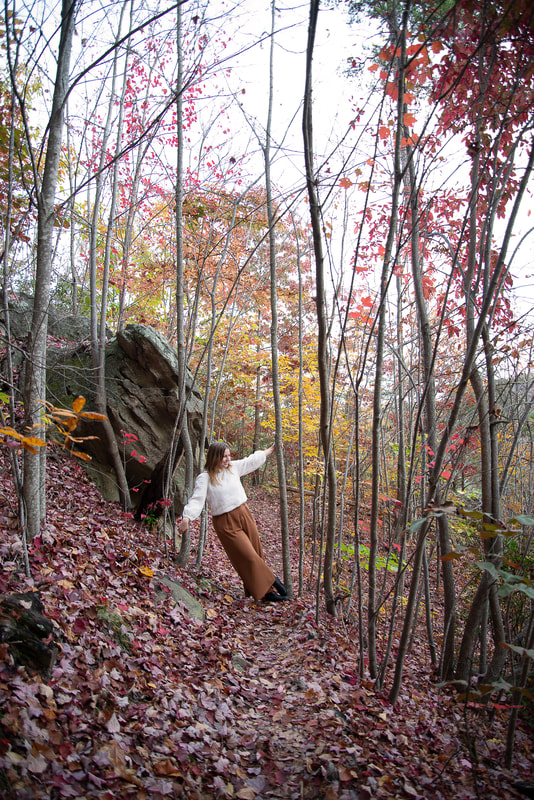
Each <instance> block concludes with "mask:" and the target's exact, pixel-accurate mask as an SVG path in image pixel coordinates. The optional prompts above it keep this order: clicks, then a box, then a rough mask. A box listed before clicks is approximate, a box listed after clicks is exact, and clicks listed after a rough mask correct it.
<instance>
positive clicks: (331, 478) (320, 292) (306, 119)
mask: <svg viewBox="0 0 534 800" xmlns="http://www.w3.org/2000/svg"><path fill="white" fill-rule="evenodd" d="M318 13H319V0H311V2H310V19H309V25H308V43H307V47H306V84H305V89H304V109H303V118H302V132H303V138H304V160H305V166H306V186H307V190H308V199H309V203H310V219H311V227H312V238H313V250H314V255H315V277H316V292H317V295H316V306H317V366H318V372H319V386H320V393H321V401H320V416H319V429H320V437H321V446H322V450H323V456H324V460H325V478H326V498H327V500H326V502H327V506H328V507H327V517H326V531H325V537H324V541H325V552H324V569H323V579H324V595H325V605H326V610H327V612H328V613H329V614H331V615H332V616H336V604H335V599H334V587H333V581H332V569H333V560H334V543H335V535H336V500H337V478H336V470H335V463H334V455H333V452H332V442H331V429H330V413H331V398H330V359H329V352H328V334H327V329H328V326H327V317H326V294H325V285H324V255H323V242H322V234H321V208H320V203H319V199H318V195H317V188H316V186H317V185H316V176H315V170H314V166H313V122H312V119H313V118H312V62H313V49H314V44H315V35H316V30H317V17H318Z"/></svg>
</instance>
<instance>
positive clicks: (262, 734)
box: [0, 457, 534, 800]
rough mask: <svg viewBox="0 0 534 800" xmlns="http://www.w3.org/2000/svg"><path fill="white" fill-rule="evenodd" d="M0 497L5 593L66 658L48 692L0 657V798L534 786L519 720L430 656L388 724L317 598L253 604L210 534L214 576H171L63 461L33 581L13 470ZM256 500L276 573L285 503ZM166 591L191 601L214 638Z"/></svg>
mask: <svg viewBox="0 0 534 800" xmlns="http://www.w3.org/2000/svg"><path fill="white" fill-rule="evenodd" d="M1 480H2V487H1V492H0V530H1V533H0V558H1V560H2V563H3V571H2V575H1V577H0V594H1V595H5V594H7V593H11V592H25V591H28V590H37V591H38V592H39V593H40V597H41V599H42V602H43V606H44V610H45V613H46V615H47V616H48V617H49V618H50V619H52V620H53V621H54V624H55V633H54V639H55V640H56V642H57V643H58V645H59V647H60V652H59V655H58V658H57V661H56V663H55V666H54V669H53V671H52V674H51V676H50V678H49V679H43V678H42V677H41V676H39V675H38V674H34V673H32V672H31V671H29V670H27V669H25V668H24V667H20V666H19V667H16V666H14V665H13V662H12V659H11V656H10V652H9V648H8V646H7V645H6V644H0V796H1V797H2V798H16V799H17V800H26V799H27V798H28V800H29V799H30V798H31V799H32V800H33V799H35V800H41V798H54V799H55V798H87V800H93V799H94V800H96V798H99V799H100V798H102V799H105V800H108V799H109V800H111V798H115V799H116V798H124V799H126V798H150V799H151V800H159V798H182V797H183V798H187V800H201V799H202V800H205V799H206V798H240V799H241V800H262V799H263V798H265V800H267V798H276V799H277V800H282V798H288V799H289V798H291V799H293V798H294V799H295V800H297V798H298V799H299V800H305V799H307V798H310V799H311V798H325V799H326V800H357V799H360V800H364V799H365V798H418V797H421V798H433V799H434V798H435V800H441V798H443V800H450V798H462V799H463V798H465V800H467V799H468V798H475V797H482V796H483V797H484V798H485V800H492V799H493V798H495V800H496V799H497V798H499V799H500V800H502V799H503V798H504V799H505V800H506V798H516V797H520V795H519V794H518V793H517V792H516V791H515V790H514V789H513V788H512V784H513V782H514V781H516V780H525V779H527V778H528V776H529V775H532V774H534V769H533V763H534V757H533V755H532V741H531V739H530V738H529V731H528V730H527V729H526V728H522V729H521V730H520V731H519V734H518V737H517V744H516V753H517V757H516V763H515V767H514V770H513V772H512V773H508V772H506V771H505V770H503V769H502V768H501V763H502V755H503V750H504V746H503V742H504V737H505V735H506V722H507V711H506V709H505V708H499V707H493V708H491V709H490V710H489V712H486V711H481V710H479V709H469V710H467V711H466V709H464V707H463V705H462V703H461V702H459V701H458V700H457V699H456V698H455V696H454V695H453V694H452V693H451V692H450V691H445V690H441V691H440V689H439V688H438V687H437V686H436V685H435V683H433V681H432V678H431V675H430V674H429V667H428V660H427V658H426V654H425V652H424V648H423V646H422V645H421V646H420V649H418V647H419V645H418V643H417V642H416V646H415V647H414V651H413V653H412V656H411V658H410V661H409V662H408V664H407V672H406V680H405V684H404V689H403V693H402V698H401V701H400V702H399V704H398V706H397V707H396V708H392V707H391V706H389V705H388V703H387V701H386V700H385V698H383V697H380V696H377V695H376V694H375V693H374V691H373V684H372V683H371V681H369V680H368V678H367V676H360V675H358V653H357V646H358V643H357V636H356V631H355V630H354V628H353V627H352V625H351V624H349V623H348V622H345V621H344V620H342V619H331V618H326V617H325V614H324V612H323V610H322V609H321V612H320V615H319V624H317V623H316V613H315V598H314V595H313V593H312V592H305V594H304V596H303V597H302V598H299V599H298V600H293V601H291V602H287V603H279V604H275V605H259V604H256V603H254V602H253V601H251V600H245V599H244V598H243V597H242V591H241V587H240V586H239V581H238V579H237V577H236V576H235V574H234V573H233V571H232V569H231V567H230V566H229V564H228V562H227V560H226V557H225V554H224V552H223V551H222V550H221V548H220V546H219V544H218V542H217V540H216V537H215V536H214V534H213V533H210V539H209V542H208V546H207V549H206V553H205V558H204V561H203V566H202V571H201V574H199V575H196V574H195V573H194V571H193V566H192V565H193V563H194V557H193V558H192V563H191V566H190V567H189V568H187V569H183V570H178V569H177V568H176V566H175V565H174V563H173V561H172V558H170V557H169V558H167V557H166V556H165V546H164V542H163V541H161V540H158V537H157V535H156V534H154V533H152V532H151V531H150V530H149V529H148V528H147V527H145V526H143V525H141V524H139V523H137V522H135V521H134V520H133V519H132V518H131V517H129V516H128V515H125V514H123V513H122V512H121V511H120V509H119V508H118V507H117V506H116V505H113V504H108V503H105V502H103V501H102V500H101V499H100V497H99V496H98V494H97V492H96V490H95V489H94V488H93V487H92V485H91V484H89V483H88V482H87V480H86V479H85V477H84V473H83V471H82V470H81V469H80V468H79V467H78V465H76V464H75V463H73V462H72V461H65V460H63V459H62V458H55V457H51V458H50V482H49V489H48V496H49V517H48V521H47V524H46V526H45V527H44V530H43V534H42V537H41V538H40V540H39V541H36V542H35V543H34V547H33V549H32V553H31V564H32V579H31V580H28V579H26V578H25V577H24V575H23V572H22V570H21V563H22V562H21V557H20V543H19V538H18V534H17V531H16V519H15V516H14V508H15V506H14V502H13V497H12V492H11V489H10V486H9V471H8V470H7V469H4V471H3V473H2V478H1ZM249 494H250V504H251V507H252V509H253V511H254V514H255V516H256V518H257V520H258V523H259V528H260V532H261V535H262V539H263V541H264V545H265V550H266V557H267V560H268V562H269V563H270V564H271V565H272V566H273V568H274V569H275V570H276V571H277V572H278V573H279V574H281V567H282V565H281V554H280V551H279V546H278V544H277V542H278V536H279V531H278V524H277V518H276V513H277V506H276V500H275V499H274V498H273V496H269V495H267V494H266V493H265V491H261V490H257V491H256V490H254V491H250V492H249ZM296 516H297V515H296ZM193 536H194V534H193ZM294 555H295V558H294V562H295V564H296V563H297V553H296V543H295V554H294ZM308 571H309V565H308V568H307V572H308ZM159 576H167V577H169V578H171V579H172V580H177V581H179V582H180V583H181V584H182V585H183V586H184V587H186V588H187V589H188V590H189V591H190V592H191V593H192V594H193V595H194V596H196V597H197V598H198V599H199V600H200V601H201V603H202V605H203V607H204V609H205V612H206V619H205V620H204V621H198V620H196V619H194V618H192V617H191V616H190V615H189V614H188V613H187V611H186V609H185V607H184V606H182V605H181V604H178V605H177V604H175V603H174V602H173V601H172V599H171V598H170V596H169V594H168V593H167V594H165V593H163V592H162V587H161V585H160V584H158V582H157V579H158V577H159ZM421 641H422V640H421ZM475 752H476V755H477V758H478V763H476V764H475V763H474V762H473V754H474V753H475Z"/></svg>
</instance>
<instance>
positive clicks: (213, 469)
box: [204, 442, 230, 483]
mask: <svg viewBox="0 0 534 800" xmlns="http://www.w3.org/2000/svg"><path fill="white" fill-rule="evenodd" d="M229 449H230V448H229V447H228V445H227V444H226V442H212V444H210V446H209V447H208V452H207V453H206V465H205V467H204V469H205V470H206V472H207V473H208V475H209V479H210V483H218V482H219V481H218V475H219V472H220V471H221V461H222V460H223V458H224V453H225V451H226V450H229Z"/></svg>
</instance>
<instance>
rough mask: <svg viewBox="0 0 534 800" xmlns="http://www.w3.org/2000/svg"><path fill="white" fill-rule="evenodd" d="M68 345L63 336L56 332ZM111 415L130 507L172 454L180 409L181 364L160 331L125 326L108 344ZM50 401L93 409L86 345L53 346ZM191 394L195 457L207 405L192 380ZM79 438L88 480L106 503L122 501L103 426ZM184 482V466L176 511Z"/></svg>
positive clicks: (87, 427)
mask: <svg viewBox="0 0 534 800" xmlns="http://www.w3.org/2000/svg"><path fill="white" fill-rule="evenodd" d="M56 336H58V339H59V341H64V340H63V339H62V337H61V331H60V330H58V331H56ZM105 373H106V393H107V416H108V418H109V420H110V422H111V425H112V427H113V430H114V433H115V437H116V440H117V442H118V445H119V449H120V450H121V453H123V458H124V464H125V468H126V477H127V480H128V485H129V486H130V488H131V489H132V502H133V504H134V506H135V505H136V502H135V501H136V495H137V493H140V490H141V489H142V488H143V486H144V484H145V482H146V481H148V480H149V478H150V476H151V475H152V472H153V470H154V467H155V466H156V465H157V464H158V463H159V462H160V460H161V458H162V456H163V455H164V453H166V452H167V450H168V448H169V445H170V442H171V439H172V436H173V433H174V428H175V423H176V418H177V414H178V410H179V397H178V358H177V355H176V352H175V351H174V349H173V348H172V347H171V345H170V344H169V343H168V342H167V341H166V340H165V339H164V338H163V337H162V336H161V334H160V333H158V331H156V330H155V328H152V327H150V326H148V325H137V324H130V325H127V326H126V327H125V328H124V330H122V331H120V332H118V333H117V334H116V335H115V336H114V337H112V338H111V339H110V341H109V342H108V344H107V347H106V355H105ZM47 384H48V399H49V401H50V402H52V403H53V404H54V405H56V406H58V407H61V408H65V407H66V408H70V407H71V406H72V402H73V401H74V399H75V398H76V397H78V396H83V397H85V399H86V405H85V407H84V411H92V410H95V402H94V401H95V386H94V378H93V369H92V360H91V353H90V347H89V344H88V342H87V341H85V342H81V343H78V344H75V343H73V342H72V341H71V342H70V343H69V344H68V345H66V346H64V347H53V348H51V349H50V350H49V358H48V372H47ZM186 391H187V395H188V402H187V410H188V421H189V433H190V437H191V442H192V445H193V450H194V452H195V453H196V451H197V448H198V445H199V437H200V433H201V423H202V400H201V396H200V393H199V392H198V390H197V389H196V387H195V386H194V385H193V381H192V378H191V375H190V374H188V378H187V386H186ZM76 436H80V437H97V438H95V439H93V438H86V439H85V440H84V441H82V442H81V443H80V444H77V445H76V449H79V450H83V451H84V452H86V453H87V454H88V455H90V456H91V459H92V460H91V462H88V463H87V464H85V466H86V467H87V469H88V471H89V474H90V475H91V477H92V479H93V480H94V481H95V483H96V484H97V485H98V486H99V488H100V490H101V491H102V494H103V495H104V497H106V499H111V500H114V499H118V490H117V486H116V481H115V475H114V471H113V469H112V466H111V463H110V459H109V457H108V452H107V447H106V444H105V441H104V438H103V436H102V423H101V422H98V421H91V420H89V421H86V420H84V421H83V423H82V424H81V425H80V426H79V427H78V428H77V430H76ZM182 485H183V480H182V476H181V472H180V467H178V470H177V474H176V496H175V497H176V504H177V506H181V504H182V503H183V497H182V495H181V491H180V486H182Z"/></svg>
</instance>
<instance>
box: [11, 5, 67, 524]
mask: <svg viewBox="0 0 534 800" xmlns="http://www.w3.org/2000/svg"><path fill="white" fill-rule="evenodd" d="M75 15H76V3H75V0H63V2H62V7H61V29H60V40H59V47H58V55H57V69H56V77H55V83H54V95H53V99H52V110H51V113H50V119H49V122H48V142H47V148H46V157H45V165H44V171H43V179H42V183H41V186H40V189H39V191H38V198H37V209H38V210H37V258H36V273H35V290H34V301H33V313H32V323H31V330H30V334H29V337H28V357H27V359H26V372H25V379H24V410H25V419H24V422H25V428H26V430H27V431H28V432H30V431H31V432H35V431H36V429H37V430H38V429H40V428H41V427H42V423H41V413H42V410H43V400H44V399H45V398H46V340H47V332H48V306H49V302H50V278H51V271H52V236H53V232H54V222H55V195H56V188H57V179H58V171H59V163H60V158H61V142H62V134H63V120H64V111H65V102H66V99H67V92H68V82H69V67H70V55H71V49H72V37H73V33H74V19H75ZM45 469H46V464H43V460H42V459H41V456H40V455H39V454H37V455H33V454H32V453H29V452H28V451H27V450H25V451H24V486H23V496H24V502H25V506H26V525H27V536H28V539H29V540H31V539H33V538H34V537H35V536H37V534H38V533H39V531H40V526H41V520H42V519H44V516H45V513H46V505H45V497H44V491H43V489H44V474H43V473H44V471H45Z"/></svg>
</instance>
